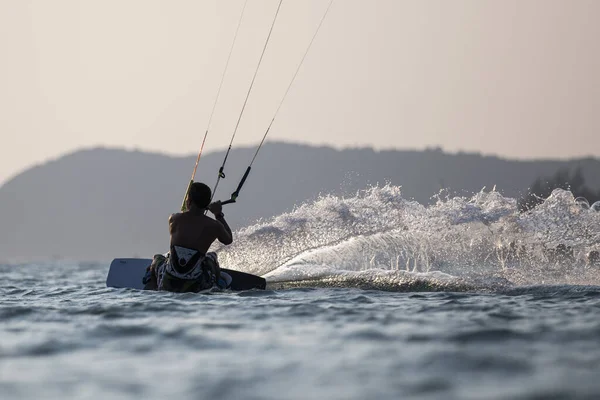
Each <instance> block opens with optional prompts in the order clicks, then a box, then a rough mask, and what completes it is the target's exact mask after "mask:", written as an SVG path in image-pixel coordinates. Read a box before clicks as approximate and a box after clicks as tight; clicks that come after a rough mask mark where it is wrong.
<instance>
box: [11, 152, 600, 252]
mask: <svg viewBox="0 0 600 400" xmlns="http://www.w3.org/2000/svg"><path fill="white" fill-rule="evenodd" d="M254 150H255V149H254V148H239V149H234V150H232V152H231V154H230V156H229V161H228V164H227V166H226V168H225V173H226V175H227V177H226V179H225V180H224V181H222V184H221V185H220V187H219V191H218V193H217V198H220V199H225V198H228V197H229V194H230V193H231V192H232V191H233V190H234V189H235V187H236V186H237V184H238V181H239V179H240V177H241V175H242V173H243V172H244V170H245V168H246V166H247V164H248V162H249V161H250V159H251V158H252V155H253V154H254ZM223 156H224V153H223V152H216V153H209V154H206V155H205V156H203V159H202V161H201V163H200V167H199V172H198V176H197V180H200V181H206V182H207V183H209V185H211V186H212V185H213V184H214V182H215V178H216V172H217V170H218V168H219V166H220V164H221V162H222V160H223ZM194 161H195V156H192V157H170V156H166V155H162V154H152V153H144V152H138V151H125V150H118V149H105V148H96V149H88V150H81V151H77V152H75V153H72V154H68V155H65V156H64V157H61V158H59V159H57V160H55V161H51V162H48V163H45V164H43V165H38V166H35V167H33V168H31V169H29V170H27V171H25V172H23V173H22V174H20V175H18V176H16V177H15V178H13V179H12V180H10V181H8V182H7V183H6V184H4V185H3V186H2V187H0V221H1V225H2V229H1V230H0V261H2V260H12V259H15V258H27V259H31V258H46V259H47V258H51V257H68V258H76V259H86V260H108V259H111V258H113V257H116V256H120V257H126V256H134V255H138V256H151V255H152V254H154V253H157V252H164V251H166V249H167V246H168V232H167V218H168V216H169V214H170V213H172V212H175V211H177V210H178V209H179V206H180V204H181V199H182V197H183V194H184V191H185V188H186V185H187V183H188V180H189V176H190V174H191V170H192V168H193V165H194ZM576 166H581V167H582V170H583V173H584V176H585V179H586V182H587V184H588V185H589V186H590V187H594V188H598V187H600V174H599V173H598V172H599V171H600V161H599V160H596V159H579V160H569V161H552V160H546V161H510V160H503V159H500V158H497V157H486V156H481V155H478V154H466V153H458V154H447V153H444V152H442V151H441V150H438V149H433V150H426V151H396V150H389V151H387V150H386V151H374V150H372V149H368V148H361V149H346V150H335V149H332V148H328V147H311V146H306V145H298V144H287V143H267V144H265V146H264V147H263V149H262V150H261V154H260V156H259V158H258V159H257V161H256V162H255V165H254V167H253V170H252V173H251V175H250V177H249V178H248V181H247V183H246V185H245V186H244V188H243V190H242V193H241V196H240V200H239V203H238V204H235V205H231V206H227V208H226V209H225V212H226V214H227V217H228V221H229V222H230V223H231V225H232V226H233V227H234V229H235V228H239V227H241V226H245V225H248V224H251V223H252V222H254V221H255V220H257V219H258V218H263V217H270V216H273V215H277V214H280V213H282V212H284V211H288V210H291V209H292V208H293V207H294V205H297V204H301V203H303V202H305V201H307V200H311V199H314V198H316V197H317V196H318V195H319V194H326V193H333V194H346V195H349V194H350V195H351V194H354V193H356V191H357V190H360V189H364V188H366V187H367V186H369V185H375V184H385V183H388V182H389V183H391V184H394V185H401V186H402V187H403V193H404V196H405V197H406V198H413V199H415V200H417V201H419V202H422V203H427V202H429V201H430V198H431V196H432V195H434V194H436V193H437V192H439V190H440V189H441V188H451V189H452V191H453V192H456V193H458V194H465V195H466V194H471V193H473V192H477V191H479V190H480V189H481V188H482V187H484V186H485V187H487V188H492V187H493V186H494V185H495V186H496V187H497V190H499V191H500V192H502V193H503V194H504V195H507V196H511V197H518V196H519V195H521V194H523V193H524V192H525V191H526V190H527V188H528V186H529V185H530V184H531V183H532V182H533V181H534V180H535V179H536V178H538V177H540V176H551V175H552V174H554V173H555V172H556V170H558V169H559V168H561V167H568V168H575V167H576Z"/></svg>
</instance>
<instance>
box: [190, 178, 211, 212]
mask: <svg viewBox="0 0 600 400" xmlns="http://www.w3.org/2000/svg"><path fill="white" fill-rule="evenodd" d="M210 198H211V190H210V188H209V187H208V186H207V185H205V184H204V183H200V182H194V183H192V185H191V186H190V191H189V192H188V197H187V205H188V209H189V208H190V207H191V205H192V204H193V205H194V206H196V207H199V208H206V207H208V205H209V204H210Z"/></svg>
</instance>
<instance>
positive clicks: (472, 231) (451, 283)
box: [0, 187, 600, 399]
mask: <svg viewBox="0 0 600 400" xmlns="http://www.w3.org/2000/svg"><path fill="white" fill-rule="evenodd" d="M235 238H236V242H235V243H234V244H233V245H231V246H228V247H222V248H221V247H217V248H216V249H215V250H216V251H217V252H218V253H219V257H220V259H221V263H222V265H223V266H224V267H227V268H236V269H240V270H244V271H247V272H251V273H256V274H260V275H263V276H265V277H266V278H267V281H268V287H267V290H265V291H248V292H239V293H234V292H214V293H210V294H202V295H198V294H174V293H163V292H144V291H136V290H131V289H114V288H107V287H106V284H105V280H106V275H107V272H108V266H109V263H110V259H108V260H107V261H105V262H86V263H84V262H70V261H48V262H36V263H10V264H5V265H0V277H1V279H0V338H1V339H0V398H1V399H70V398H72V399H108V398H110V399H113V398H114V399H165V398H173V399H175V398H177V399H399V398H402V399H598V398H600V265H598V264H597V263H595V261H594V260H593V258H590V257H589V255H590V252H593V251H595V250H597V249H599V243H600V240H599V239H600V213H598V212H596V211H594V210H592V209H590V207H587V206H585V204H581V202H577V201H575V199H573V196H572V195H571V194H570V193H569V192H566V191H555V193H553V195H552V196H551V197H550V198H549V199H548V200H546V202H545V203H544V204H542V205H540V206H538V207H536V209H534V210H533V211H531V212H529V213H524V214H521V213H518V212H517V211H516V202H515V201H514V199H508V198H504V197H502V196H501V195H500V194H498V193H496V192H493V191H492V192H487V193H486V192H482V193H479V194H476V195H475V196H473V197H472V198H462V197H461V198H458V197H454V198H443V199H438V201H437V203H436V204H434V205H432V206H429V207H425V206H422V205H419V204H417V203H414V202H411V201H408V200H405V199H403V198H402V196H401V193H400V189H399V188H395V187H383V188H374V189H372V190H369V191H366V192H364V193H360V194H357V196H356V197H352V198H336V197H324V198H321V199H319V200H317V201H316V202H314V203H311V204H305V205H302V206H300V207H298V208H297V209H296V210H294V211H293V212H291V213H288V214H284V215H280V216H277V217H275V218H273V219H271V220H268V221H260V222H259V223H257V224H256V225H254V226H252V227H249V228H246V229H243V230H241V231H238V232H236V234H235Z"/></svg>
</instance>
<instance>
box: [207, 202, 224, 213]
mask: <svg viewBox="0 0 600 400" xmlns="http://www.w3.org/2000/svg"><path fill="white" fill-rule="evenodd" d="M208 209H209V211H210V212H211V213H213V214H214V215H215V216H217V215H219V214H221V213H222V212H223V205H222V204H221V200H217V201H215V202H214V203H210V204H209V205H208Z"/></svg>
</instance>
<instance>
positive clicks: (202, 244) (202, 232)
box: [169, 202, 232, 254]
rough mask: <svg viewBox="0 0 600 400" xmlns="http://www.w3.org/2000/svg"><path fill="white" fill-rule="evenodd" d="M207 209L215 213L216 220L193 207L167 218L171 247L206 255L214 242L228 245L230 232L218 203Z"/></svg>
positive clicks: (230, 240)
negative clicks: (217, 241)
mask: <svg viewBox="0 0 600 400" xmlns="http://www.w3.org/2000/svg"><path fill="white" fill-rule="evenodd" d="M217 207H218V209H219V210H217ZM209 209H211V211H213V212H214V211H216V212H215V217H216V218H217V220H214V219H212V218H210V217H208V216H206V215H204V210H200V209H196V208H194V207H191V209H190V210H189V211H186V212H183V213H177V214H172V215H171V216H170V217H169V232H170V233H171V246H181V247H186V248H188V249H194V250H198V251H199V252H200V253H202V254H206V253H207V252H208V249H209V248H210V246H211V245H212V243H213V242H214V241H215V240H219V241H220V242H221V243H223V244H226V245H227V244H230V243H231V242H232V237H231V230H229V229H228V228H229V227H228V226H227V223H226V222H225V219H224V217H223V213H222V212H221V211H220V203H218V202H217V203H213V204H211V205H210V206H209Z"/></svg>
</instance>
